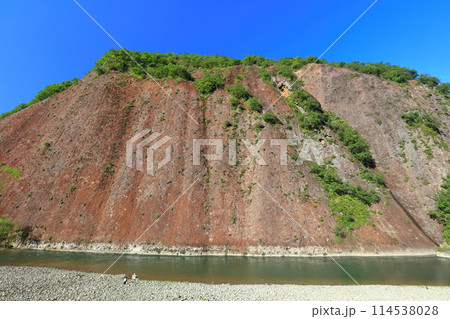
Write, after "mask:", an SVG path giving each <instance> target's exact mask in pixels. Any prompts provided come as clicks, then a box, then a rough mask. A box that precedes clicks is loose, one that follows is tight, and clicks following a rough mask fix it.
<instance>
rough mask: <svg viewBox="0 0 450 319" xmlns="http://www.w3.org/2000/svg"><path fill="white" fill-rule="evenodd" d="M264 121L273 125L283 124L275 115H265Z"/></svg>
mask: <svg viewBox="0 0 450 319" xmlns="http://www.w3.org/2000/svg"><path fill="white" fill-rule="evenodd" d="M262 119H263V120H264V121H266V122H267V123H269V124H272V125H275V124H282V122H281V120H280V119H279V118H278V116H276V115H275V114H272V113H264V115H263V116H262Z"/></svg>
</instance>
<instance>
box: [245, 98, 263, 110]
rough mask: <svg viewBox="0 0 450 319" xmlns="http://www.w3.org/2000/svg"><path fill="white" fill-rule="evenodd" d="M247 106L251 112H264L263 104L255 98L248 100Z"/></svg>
mask: <svg viewBox="0 0 450 319" xmlns="http://www.w3.org/2000/svg"><path fill="white" fill-rule="evenodd" d="M246 105H247V108H248V110H249V111H251V112H257V113H261V112H262V111H263V105H262V103H261V102H260V101H259V100H258V99H255V98H253V97H252V98H250V99H248V100H247V102H246Z"/></svg>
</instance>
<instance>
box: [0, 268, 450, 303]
mask: <svg viewBox="0 0 450 319" xmlns="http://www.w3.org/2000/svg"><path fill="white" fill-rule="evenodd" d="M130 275H131V274H128V276H130ZM0 300H3V301H4V300H330V301H331V300H450V287H424V286H312V285H311V286H302V285H210V284H200V283H187V282H162V281H139V283H137V284H135V285H124V284H123V283H122V276H120V275H104V276H100V274H96V273H83V272H78V271H69V270H61V269H53V268H42V267H10V266H3V267H0Z"/></svg>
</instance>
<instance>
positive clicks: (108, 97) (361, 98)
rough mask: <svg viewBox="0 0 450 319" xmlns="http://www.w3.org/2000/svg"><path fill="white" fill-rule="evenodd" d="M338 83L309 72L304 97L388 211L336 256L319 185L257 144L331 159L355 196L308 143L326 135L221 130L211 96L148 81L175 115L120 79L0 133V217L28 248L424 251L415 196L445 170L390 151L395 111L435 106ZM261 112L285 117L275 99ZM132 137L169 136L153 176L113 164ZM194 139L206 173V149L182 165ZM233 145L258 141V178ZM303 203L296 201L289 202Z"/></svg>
mask: <svg viewBox="0 0 450 319" xmlns="http://www.w3.org/2000/svg"><path fill="white" fill-rule="evenodd" d="M238 72H241V73H242V74H244V71H243V70H240V68H239V67H236V68H235V69H233V70H232V72H230V74H228V75H227V78H228V79H230V80H229V81H228V84H232V80H231V79H233V78H234V75H235V74H237V73H238ZM352 74H353V72H351V71H349V70H345V69H341V68H333V67H330V66H326V67H325V66H315V67H314V68H313V69H312V70H311V71H309V72H308V73H307V76H306V77H305V89H306V90H307V91H308V92H310V93H311V94H312V95H313V96H314V97H316V98H317V99H318V100H319V101H320V102H321V103H322V106H323V108H325V109H330V110H333V111H334V112H335V113H337V114H338V115H339V116H341V118H343V119H345V120H347V121H348V123H349V124H350V125H351V126H353V127H354V128H356V129H357V130H358V131H359V132H360V133H361V134H362V135H363V136H364V137H365V138H366V139H367V140H368V141H369V143H370V145H371V148H372V150H373V153H374V156H375V159H376V160H377V162H378V166H377V167H378V170H379V171H382V172H384V173H385V176H386V179H387V184H388V187H389V188H391V189H392V193H393V194H394V195H395V198H396V199H397V200H398V203H397V202H396V201H395V200H394V199H393V198H392V196H389V194H387V195H382V199H381V201H380V203H379V204H376V205H374V206H373V209H375V210H378V211H379V212H380V214H376V215H373V216H372V219H373V221H374V224H375V227H372V226H361V227H359V228H358V229H356V231H355V233H354V234H353V235H352V236H351V237H350V238H347V239H345V241H344V242H343V243H336V238H335V236H334V234H333V229H334V226H335V225H336V222H335V220H334V216H332V215H331V211H330V208H329V207H328V200H327V197H326V195H325V193H324V191H323V189H322V185H321V184H320V183H319V182H318V181H316V180H315V178H314V176H313V175H312V174H310V173H309V169H308V167H307V165H306V164H302V165H295V163H294V161H293V160H292V159H290V158H289V164H288V165H285V166H284V165H280V147H279V146H275V145H271V144H270V139H284V138H296V139H298V140H299V141H301V143H300V145H299V146H298V149H299V150H302V152H303V153H302V154H303V155H302V156H305V157H306V159H308V160H313V161H316V162H319V163H321V162H323V161H324V160H327V159H333V163H334V166H335V167H336V170H337V172H338V173H339V174H340V175H341V176H342V177H343V178H345V179H348V180H352V181H353V182H355V183H358V184H361V185H364V186H369V185H368V184H367V182H365V181H364V180H362V179H361V178H360V177H359V174H358V165H357V163H354V162H351V161H349V160H348V159H349V158H350V157H351V156H350V154H349V153H348V151H347V150H346V149H345V148H344V147H343V146H342V145H341V144H340V143H339V142H337V143H336V144H329V143H322V142H321V141H320V140H321V139H323V140H325V141H326V140H327V139H333V140H335V141H337V140H336V139H335V137H334V136H333V135H332V133H331V132H330V131H325V132H324V133H323V136H322V135H321V136H318V137H316V138H315V139H312V138H310V137H308V136H307V135H304V134H303V133H302V132H301V131H300V129H299V128H298V125H297V122H296V119H295V118H293V119H290V120H287V121H286V123H290V124H291V125H292V127H293V129H292V130H287V129H286V128H285V127H286V125H284V126H283V127H282V128H275V127H273V126H271V125H269V124H267V123H265V124H264V125H265V127H264V128H263V129H262V131H261V132H260V133H257V132H256V131H255V130H254V129H252V128H251V125H252V124H253V123H254V122H255V117H256V115H255V114H250V113H249V112H248V111H245V112H244V113H243V114H242V115H239V117H237V118H233V115H232V111H231V106H230V105H229V103H228V99H229V97H230V94H229V93H227V92H226V91H225V90H218V91H216V92H214V93H213V94H212V95H211V96H210V97H209V98H208V99H202V98H201V97H200V95H199V93H198V92H197V90H196V89H195V87H194V86H193V85H192V84H190V83H184V82H176V81H173V80H167V81H165V82H161V85H162V86H163V87H164V88H165V90H167V92H169V93H170V94H171V96H173V97H174V98H175V99H176V101H177V102H175V101H174V100H173V99H171V98H170V97H169V96H168V95H167V94H165V93H164V92H163V91H162V90H161V88H160V87H159V86H158V85H157V84H156V83H154V82H153V81H151V80H137V79H133V78H128V77H124V76H123V75H120V74H106V75H102V76H100V77H98V78H95V77H94V76H93V75H92V74H89V75H87V76H86V77H85V78H83V79H82V80H81V81H80V82H79V84H78V85H76V86H73V87H71V88H69V89H68V90H66V91H64V92H61V93H59V94H57V95H55V96H53V97H51V98H48V99H46V100H45V101H42V102H40V103H37V104H35V105H33V106H31V107H29V108H27V109H25V110H23V111H20V112H18V113H16V114H13V115H11V116H9V117H6V118H4V119H2V120H0V136H1V137H0V162H1V163H4V164H6V165H8V166H10V167H16V168H18V169H19V171H20V177H19V179H17V180H14V179H12V178H11V177H10V176H8V175H7V174H2V175H1V177H2V178H3V179H4V180H5V181H6V182H5V184H4V186H3V188H2V189H1V193H2V196H1V197H0V200H1V202H0V212H1V213H2V214H4V213H6V214H9V215H10V216H12V217H13V218H14V219H15V220H17V221H19V222H20V223H21V224H22V225H29V226H32V227H33V233H32V236H33V237H34V238H37V239H39V240H41V241H45V242H47V241H48V242H52V243H55V242H58V243H61V242H65V243H78V244H81V245H85V246H88V245H95V244H96V243H112V244H118V245H125V244H132V245H140V246H148V247H155V246H158V247H175V249H176V248H177V247H178V248H179V249H186V247H187V248H193V249H194V248H201V249H203V251H208V250H219V251H235V252H241V253H243V252H249V251H250V252H252V251H259V252H264V251H267V252H273V253H275V252H277V253H279V252H286V251H287V252H297V253H298V252H300V253H301V252H303V253H306V252H314V249H315V248H314V247H319V246H322V247H325V248H326V249H328V251H331V252H332V251H342V250H353V251H362V252H373V251H379V250H383V251H390V250H408V249H433V248H434V246H435V244H434V243H433V241H435V242H438V243H440V242H442V238H441V235H440V228H439V225H438V224H437V223H435V222H434V221H433V220H431V219H430V218H428V215H427V211H428V210H429V209H430V208H431V207H432V205H433V202H432V200H431V199H430V198H429V196H431V195H432V194H433V193H434V192H436V191H437V190H438V188H439V184H440V179H441V177H442V176H443V175H444V173H445V171H446V170H448V164H447V163H445V159H447V158H448V152H446V151H443V150H440V149H438V148H437V147H434V145H433V146H432V147H433V152H434V158H433V159H431V160H428V159H427V158H426V155H425V157H424V156H422V155H423V154H420V151H417V152H416V153H414V154H415V155H414V154H413V152H412V151H411V150H410V149H409V148H407V149H406V150H405V151H406V152H407V154H406V156H407V157H408V159H409V158H410V156H411V159H410V160H409V161H408V163H402V161H401V158H398V156H397V153H398V152H399V151H398V147H399V146H398V141H400V140H402V139H405V138H407V137H409V135H408V130H407V129H406V127H405V126H404V124H403V122H402V120H401V118H400V116H401V113H402V111H403V110H405V109H412V108H415V107H417V104H414V103H420V105H421V107H423V108H426V109H428V108H433V107H435V104H433V103H434V102H431V101H429V100H424V99H423V98H421V96H420V95H421V94H423V93H422V92H421V90H424V89H423V88H420V87H415V86H414V85H411V86H409V88H410V92H411V96H412V97H411V98H405V97H404V95H405V94H404V91H403V90H404V89H403V88H402V87H400V86H398V85H396V84H393V83H389V84H388V83H387V82H386V81H382V80H380V79H379V78H375V77H371V76H366V75H361V76H360V77H359V78H352ZM243 84H244V86H246V87H247V88H248V89H249V90H250V92H251V93H252V95H253V96H254V97H256V98H258V99H259V100H261V101H262V102H263V104H264V108H265V109H268V108H269V107H270V106H271V104H272V103H273V102H274V101H275V100H277V98H278V97H279V95H280V93H279V92H278V91H277V90H275V89H273V88H272V87H271V86H270V85H268V84H266V83H263V82H262V81H261V80H260V79H259V77H258V75H257V71H256V70H255V69H250V70H249V71H247V72H246V73H245V79H244V80H243ZM402 94H403V95H402ZM396 97H398V98H400V100H399V101H398V102H396V104H393V105H394V107H390V106H388V104H387V101H389V100H391V99H394V100H395V99H396ZM414 97H416V98H417V99H418V101H414V100H413V99H414ZM178 104H179V105H178ZM180 106H181V107H180ZM181 108H184V110H185V111H186V112H185V111H183V110H182V109H181ZM270 112H272V113H277V114H279V116H280V117H283V116H285V115H288V114H291V110H290V108H289V107H288V106H287V104H286V103H285V102H284V99H280V100H278V102H277V103H276V105H275V106H274V107H273V108H272V109H271V110H270ZM188 114H189V115H190V116H192V118H193V119H194V120H195V121H194V120H193V119H191V118H190V116H189V115H188ZM378 114H379V115H378ZM388 116H389V117H388ZM378 117H381V119H382V124H381V125H378V124H377V122H376V120H377V119H378ZM227 120H228V121H230V122H232V123H234V121H237V122H236V123H237V126H236V129H235V130H233V128H232V127H231V128H229V129H227V130H225V129H224V128H223V123H224V122H225V121H227ZM442 120H443V121H445V120H446V119H444V118H442ZM196 122H198V124H197V123H196ZM447 122H448V121H447ZM144 129H151V130H152V132H159V133H161V136H169V137H171V140H170V142H168V144H167V145H170V146H171V148H172V155H171V158H172V160H171V161H170V162H169V163H168V164H167V165H165V166H164V167H162V168H160V169H157V170H156V171H155V175H154V176H152V175H150V174H147V173H146V172H145V166H144V172H141V171H139V170H137V169H136V168H130V167H127V165H126V143H127V140H129V139H130V138H131V137H133V136H134V135H135V134H136V133H138V132H140V131H142V130H144ZM445 134H447V133H445ZM446 136H447V140H448V134H447V135H446ZM208 138H212V139H221V140H222V141H223V143H224V156H223V160H220V161H219V160H217V161H208V160H206V159H205V157H204V155H205V154H213V153H214V148H213V147H202V156H201V163H200V165H194V163H193V155H194V154H193V140H194V139H208ZM245 138H246V139H248V140H250V141H252V142H253V143H256V142H257V141H258V140H261V139H267V140H266V142H265V143H264V146H263V147H262V148H261V157H262V158H263V159H264V161H265V162H266V163H267V164H268V165H266V166H261V165H258V164H257V163H256V160H255V159H252V160H251V161H250V163H249V164H248V165H242V162H243V161H244V160H245V158H246V157H247V156H250V153H249V151H248V150H247V149H246V148H245V146H244V143H243V139H245ZM232 139H235V140H237V161H238V163H240V164H239V165H236V166H230V165H229V164H228V154H229V150H230V140H232ZM45 142H48V143H49V144H48V143H45ZM447 142H448V141H447ZM46 145H47V146H46ZM165 147H166V146H164V147H162V148H160V149H159V150H157V151H155V158H154V160H155V162H159V161H161V160H162V159H163V158H164V156H165V153H164V150H165ZM6 150H9V151H8V152H6ZM410 151H411V152H410ZM422 153H423V152H422ZM333 156H334V157H333ZM299 170H301V171H302V172H303V173H304V174H305V176H304V177H302V176H301V175H300V174H299V173H298V171H299ZM405 176H409V181H408V182H405V181H404V177H405ZM417 177H423V180H426V181H428V182H429V184H428V185H426V186H425V185H423V180H422V179H421V180H419V179H417ZM419 184H422V185H419ZM305 185H308V187H307V190H305ZM413 186H414V187H415V188H413ZM305 193H307V195H308V196H309V198H306V199H302V198H301V196H300V197H299V195H301V194H305ZM399 203H400V204H401V205H402V206H403V207H404V208H402V207H401V206H400V205H399ZM405 210H407V212H405ZM407 213H409V214H410V216H411V217H410V216H408V214H407ZM415 223H417V225H416V224H415ZM428 237H430V238H431V239H432V240H430V238H428ZM270 247H272V248H273V247H276V249H275V248H274V249H272V248H270ZM271 249H272V250H271Z"/></svg>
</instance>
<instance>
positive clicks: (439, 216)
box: [430, 173, 450, 245]
mask: <svg viewBox="0 0 450 319" xmlns="http://www.w3.org/2000/svg"><path fill="white" fill-rule="evenodd" d="M442 180H443V183H442V185H441V188H442V189H441V190H440V191H439V192H438V193H437V194H436V196H435V197H434V199H435V201H436V208H437V210H435V211H431V212H430V216H431V217H432V218H435V219H436V220H437V221H438V222H439V223H441V224H442V225H443V226H444V240H445V242H446V243H447V244H449V245H450V173H448V174H447V176H445V177H443V178H442Z"/></svg>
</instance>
